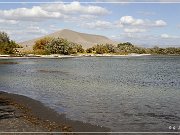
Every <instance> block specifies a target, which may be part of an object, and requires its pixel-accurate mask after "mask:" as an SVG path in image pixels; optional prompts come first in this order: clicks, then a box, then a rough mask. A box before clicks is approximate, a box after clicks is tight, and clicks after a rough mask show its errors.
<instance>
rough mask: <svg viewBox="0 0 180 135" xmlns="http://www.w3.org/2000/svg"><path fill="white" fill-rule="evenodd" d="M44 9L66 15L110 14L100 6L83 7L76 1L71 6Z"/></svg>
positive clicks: (59, 5)
mask: <svg viewBox="0 0 180 135" xmlns="http://www.w3.org/2000/svg"><path fill="white" fill-rule="evenodd" d="M43 9H45V10H46V11H50V12H52V11H54V12H62V13H64V14H75V13H79V14H93V15H106V14H109V13H110V11H108V10H107V9H105V8H103V7H100V6H93V5H81V4H80V2H78V1H75V2H71V3H69V4H63V3H59V4H48V5H44V6H43Z"/></svg>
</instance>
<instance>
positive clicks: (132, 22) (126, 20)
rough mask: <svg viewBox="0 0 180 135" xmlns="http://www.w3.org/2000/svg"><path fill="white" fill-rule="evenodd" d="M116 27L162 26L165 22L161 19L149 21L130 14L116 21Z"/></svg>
mask: <svg viewBox="0 0 180 135" xmlns="http://www.w3.org/2000/svg"><path fill="white" fill-rule="evenodd" d="M116 23H117V26H118V27H125V26H139V27H162V26H166V25H167V23H166V22H165V21H163V20H156V21H150V20H147V19H137V18H134V17H132V16H122V17H121V18H120V19H119V21H117V22H116Z"/></svg>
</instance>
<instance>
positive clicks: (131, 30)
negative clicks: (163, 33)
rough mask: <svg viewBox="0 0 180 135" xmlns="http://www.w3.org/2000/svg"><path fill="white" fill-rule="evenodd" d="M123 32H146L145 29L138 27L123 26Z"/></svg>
mask: <svg viewBox="0 0 180 135" xmlns="http://www.w3.org/2000/svg"><path fill="white" fill-rule="evenodd" d="M124 32H126V33H139V32H146V29H140V28H125V29H124Z"/></svg>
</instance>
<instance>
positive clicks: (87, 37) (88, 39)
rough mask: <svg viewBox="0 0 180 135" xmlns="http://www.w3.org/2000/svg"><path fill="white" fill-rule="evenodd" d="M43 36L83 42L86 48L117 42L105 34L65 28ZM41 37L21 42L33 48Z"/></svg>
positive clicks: (28, 47) (24, 45)
mask: <svg viewBox="0 0 180 135" xmlns="http://www.w3.org/2000/svg"><path fill="white" fill-rule="evenodd" d="M43 37H54V38H57V37H60V38H64V39H67V40H68V41H71V42H74V43H78V44H81V45H82V46H83V48H85V49H86V48H89V47H92V46H93V45H95V44H105V43H111V44H116V42H115V41H112V40H110V39H109V38H107V37H105V36H100V35H92V34H86V33H80V32H76V31H72V30H68V29H63V30H60V31H57V32H55V33H52V34H49V35H46V36H43ZM43 37H40V38H43ZM40 38H36V39H32V40H29V41H25V42H21V43H20V44H21V45H22V46H23V47H24V49H26V50H31V49H32V46H33V45H34V42H35V41H36V40H37V39H40Z"/></svg>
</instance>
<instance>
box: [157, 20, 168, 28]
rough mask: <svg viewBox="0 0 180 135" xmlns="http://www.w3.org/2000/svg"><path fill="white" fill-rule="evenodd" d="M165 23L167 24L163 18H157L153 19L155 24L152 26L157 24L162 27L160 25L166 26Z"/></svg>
mask: <svg viewBox="0 0 180 135" xmlns="http://www.w3.org/2000/svg"><path fill="white" fill-rule="evenodd" d="M166 25H167V23H166V22H165V21H163V20H157V21H155V24H154V26H157V27H162V26H166Z"/></svg>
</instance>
